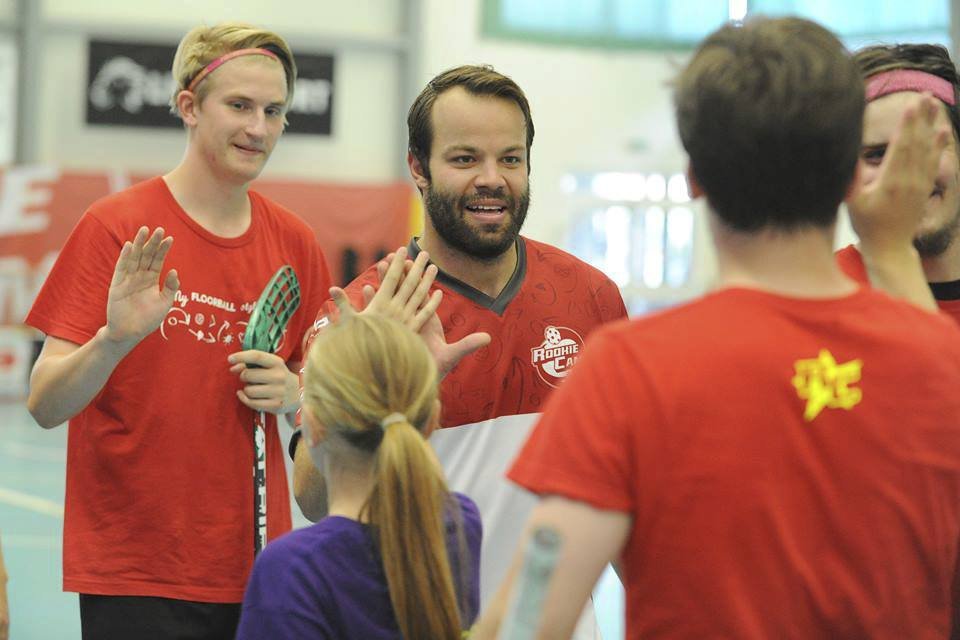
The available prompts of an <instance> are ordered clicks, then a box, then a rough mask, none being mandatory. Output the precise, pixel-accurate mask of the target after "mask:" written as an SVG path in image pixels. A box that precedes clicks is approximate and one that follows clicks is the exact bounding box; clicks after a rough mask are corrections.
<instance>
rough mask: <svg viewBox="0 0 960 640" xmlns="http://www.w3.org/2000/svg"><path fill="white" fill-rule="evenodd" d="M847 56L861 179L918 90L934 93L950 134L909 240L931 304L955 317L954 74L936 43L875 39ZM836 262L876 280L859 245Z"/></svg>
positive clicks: (959, 211) (958, 298) (957, 171)
mask: <svg viewBox="0 0 960 640" xmlns="http://www.w3.org/2000/svg"><path fill="white" fill-rule="evenodd" d="M853 60H854V62H856V63H857V67H858V68H859V69H860V73H861V75H862V76H863V78H864V80H865V82H866V100H867V107H866V111H865V113H864V121H863V147H862V151H861V174H862V177H863V180H864V181H865V182H867V183H869V182H872V181H873V180H876V177H877V173H878V170H879V167H880V164H881V162H882V161H883V157H884V155H885V153H886V150H887V148H888V146H889V145H890V142H891V139H892V136H893V132H894V130H895V129H896V125H897V122H898V121H899V119H900V118H901V117H902V115H903V113H904V111H905V110H906V109H907V108H908V107H909V105H910V103H911V101H912V100H915V99H916V96H917V95H918V94H920V93H928V94H930V95H932V96H933V97H934V98H936V99H937V124H938V125H939V126H940V127H941V128H945V129H950V130H951V132H952V135H951V136H950V137H949V141H948V144H947V146H946V148H945V149H944V150H943V151H942V152H941V155H940V162H939V164H938V166H937V174H936V178H935V180H934V182H933V183H932V184H931V185H930V196H929V198H927V201H926V203H925V205H924V211H923V216H922V217H921V219H920V224H919V226H918V227H917V229H916V236H915V237H914V240H913V245H914V248H915V249H916V250H917V252H918V253H919V254H920V258H921V261H922V264H923V271H924V274H925V275H926V280H927V282H928V283H929V284H930V290H931V291H932V293H933V297H934V298H936V304H937V306H938V307H939V308H940V310H941V311H943V312H944V313H946V314H948V315H950V316H951V317H952V318H954V319H955V320H957V321H960V242H957V234H958V232H960V109H958V107H957V96H958V90H957V89H958V87H960V76H958V75H957V69H956V67H955V66H954V64H953V61H952V60H950V54H949V53H948V52H947V50H946V49H945V48H944V47H942V46H940V45H933V44H896V45H876V46H871V47H866V48H864V49H861V50H859V51H857V52H856V53H855V54H854V56H853ZM850 215H851V220H852V222H853V224H854V229H857V230H859V229H858V226H859V225H861V224H862V223H864V222H868V221H869V220H868V219H864V216H861V215H860V211H859V210H858V209H857V208H856V207H855V206H852V207H850ZM904 218H907V219H909V218H910V216H909V215H905V216H904ZM837 260H838V262H839V263H840V266H841V268H842V269H843V270H844V271H845V272H846V273H847V275H849V276H850V277H852V278H854V279H855V280H858V281H860V282H868V281H873V282H874V283H876V280H877V274H876V273H874V270H873V269H872V268H871V266H872V265H871V264H870V263H869V260H868V261H864V256H863V255H862V253H861V251H860V249H859V248H857V247H855V246H852V245H851V246H848V247H846V248H844V249H841V250H840V251H839V252H838V254H837Z"/></svg>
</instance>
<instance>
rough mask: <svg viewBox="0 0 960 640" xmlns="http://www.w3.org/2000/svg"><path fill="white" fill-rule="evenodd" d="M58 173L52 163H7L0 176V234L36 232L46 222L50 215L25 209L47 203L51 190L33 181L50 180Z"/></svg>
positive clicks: (47, 223)
mask: <svg viewBox="0 0 960 640" xmlns="http://www.w3.org/2000/svg"><path fill="white" fill-rule="evenodd" d="M59 177H60V171H59V170H58V169H57V168H56V167H51V166H46V165H28V166H20V167H11V168H9V169H7V170H6V171H5V172H4V173H3V174H2V177H0V235H6V236H13V235H20V234H24V233H38V232H40V231H44V230H45V229H46V228H47V227H48V226H50V215H49V214H48V213H46V212H44V211H31V212H27V209H31V208H36V207H45V206H47V205H49V204H50V201H51V200H52V198H53V192H52V191H51V190H50V189H43V188H39V187H37V186H36V185H35V184H34V183H36V182H54V181H56V180H57V179H58V178H59Z"/></svg>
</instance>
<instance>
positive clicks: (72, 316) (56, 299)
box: [25, 212, 123, 344]
mask: <svg viewBox="0 0 960 640" xmlns="http://www.w3.org/2000/svg"><path fill="white" fill-rule="evenodd" d="M122 246H123V245H122V242H120V240H118V239H117V238H116V237H115V236H114V235H112V234H111V233H110V231H109V230H108V229H107V227H106V226H105V225H104V224H103V223H102V222H101V221H100V220H98V219H97V218H95V217H94V216H92V215H91V214H90V213H89V212H88V213H86V214H84V215H83V217H82V218H80V221H79V222H78V223H77V226H76V227H74V229H73V231H72V232H71V233H70V237H69V238H67V242H66V244H65V245H64V246H63V248H62V249H61V250H60V254H59V256H58V257H57V260H56V262H55V263H54V265H53V268H52V269H51V270H50V274H49V275H48V276H47V280H46V282H44V284H43V287H42V288H41V289H40V292H39V293H38V294H37V298H36V300H35V301H34V303H33V308H31V309H30V313H28V314H27V317H26V320H25V322H26V324H28V325H30V326H32V327H34V328H36V329H39V330H40V331H42V332H44V333H45V334H47V335H51V336H54V337H57V338H61V339H63V340H69V341H70V342H73V343H76V344H84V343H86V342H87V341H89V340H90V339H91V338H92V337H93V336H94V335H95V334H96V333H97V331H98V330H99V329H100V327H102V326H103V325H104V324H106V321H107V294H108V293H109V290H110V281H111V280H112V278H113V272H114V269H115V267H116V263H117V258H118V257H119V256H120V249H121V248H122Z"/></svg>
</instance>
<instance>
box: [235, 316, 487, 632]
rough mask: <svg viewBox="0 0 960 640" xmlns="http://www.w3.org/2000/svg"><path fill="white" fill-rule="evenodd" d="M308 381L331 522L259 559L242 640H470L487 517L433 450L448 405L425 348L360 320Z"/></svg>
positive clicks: (321, 348)
mask: <svg viewBox="0 0 960 640" xmlns="http://www.w3.org/2000/svg"><path fill="white" fill-rule="evenodd" d="M303 382H304V397H303V414H304V415H303V417H304V427H303V428H304V438H305V442H306V443H307V444H308V446H309V447H310V452H311V455H312V456H313V459H314V462H315V464H316V465H317V467H318V468H319V469H320V470H321V472H322V473H323V475H324V477H325V479H326V487H327V498H328V501H329V515H328V516H327V517H326V518H323V519H322V520H320V521H319V522H318V523H317V524H315V525H313V526H311V527H308V528H306V529H299V530H297V531H294V532H292V533H290V534H288V535H286V536H284V537H282V538H280V539H278V540H276V541H274V542H272V543H271V544H270V545H268V546H267V548H266V549H265V550H264V552H263V553H262V554H261V555H260V556H259V558H258V559H257V562H256V564H255V566H254V569H253V574H252V576H251V578H250V583H249V585H248V587H247V593H246V598H245V599H244V603H243V612H242V615H241V622H240V629H239V632H238V635H237V638H238V639H240V640H246V639H252V638H271V639H273V638H298V639H300V638H303V639H307V638H363V639H364V640H377V639H384V640H386V639H391V640H397V639H401V638H402V639H404V640H459V638H460V637H461V633H462V631H463V630H464V629H468V628H469V627H470V625H471V624H472V623H473V621H474V618H475V617H476V614H477V610H478V607H479V561H480V538H481V526H480V516H479V513H478V511H477V507H476V505H475V504H474V503H473V501H472V500H470V499H469V498H467V497H466V496H463V495H460V494H456V493H451V492H449V491H448V490H447V487H446V483H445V481H444V478H443V473H442V470H441V468H440V465H439V463H438V462H437V460H436V458H435V457H434V455H433V450H432V449H431V448H430V446H429V445H428V444H427V441H426V437H427V436H428V435H429V434H430V432H431V431H432V430H433V429H434V427H435V426H436V425H437V423H438V417H439V409H440V403H439V399H438V395H437V370H436V366H435V364H434V361H433V358H432V357H431V356H430V354H429V352H428V351H427V348H426V346H425V345H424V343H423V341H422V340H421V339H420V337H419V336H417V335H416V334H414V333H413V332H412V331H410V330H409V329H408V328H406V327H404V326H403V325H402V324H401V323H399V322H397V321H395V320H391V319H389V318H386V317H384V316H380V315H376V314H371V315H350V316H349V317H347V318H346V319H345V320H342V321H341V322H340V323H338V324H335V325H334V326H332V327H330V328H328V329H326V330H325V331H324V332H322V333H321V334H320V335H319V336H318V337H317V338H316V340H315V342H314V344H313V347H312V348H311V349H310V353H309V354H308V358H307V365H306V369H305V372H304V381H303Z"/></svg>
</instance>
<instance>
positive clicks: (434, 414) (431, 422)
mask: <svg viewBox="0 0 960 640" xmlns="http://www.w3.org/2000/svg"><path fill="white" fill-rule="evenodd" d="M439 428H440V398H437V399H436V400H434V401H433V411H431V412H430V417H429V418H428V419H427V426H425V427H424V428H423V438H424V439H427V438H429V437H430V434H431V433H433V432H434V431H436V430H437V429H439Z"/></svg>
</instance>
